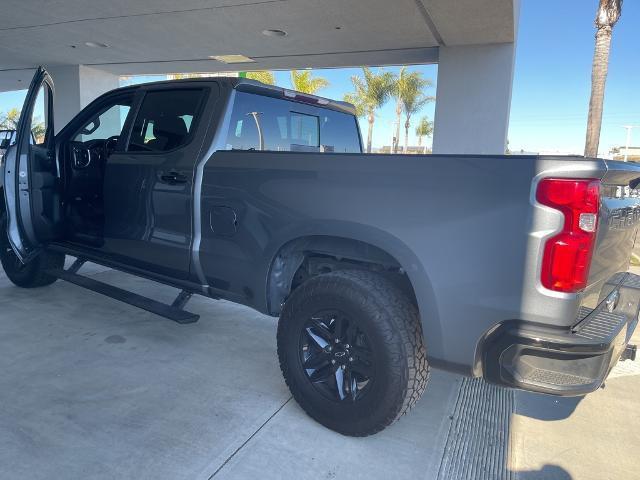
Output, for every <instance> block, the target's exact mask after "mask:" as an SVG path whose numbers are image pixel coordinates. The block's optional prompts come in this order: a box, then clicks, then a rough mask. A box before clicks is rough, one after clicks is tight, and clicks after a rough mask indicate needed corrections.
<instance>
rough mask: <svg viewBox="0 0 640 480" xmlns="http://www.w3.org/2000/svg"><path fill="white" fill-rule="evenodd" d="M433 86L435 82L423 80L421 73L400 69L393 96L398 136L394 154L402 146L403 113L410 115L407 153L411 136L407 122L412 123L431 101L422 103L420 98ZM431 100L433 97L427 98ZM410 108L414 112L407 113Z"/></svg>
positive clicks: (406, 131) (406, 129)
mask: <svg viewBox="0 0 640 480" xmlns="http://www.w3.org/2000/svg"><path fill="white" fill-rule="evenodd" d="M432 86H433V82H432V81H431V80H429V79H427V78H423V76H422V73H421V72H408V71H407V68H406V67H402V68H401V69H400V73H399V74H398V76H397V77H395V83H394V88H393V92H392V96H393V97H394V98H395V99H396V134H395V139H396V142H395V145H394V146H393V152H394V153H397V152H398V146H399V145H400V119H401V117H402V112H403V111H404V112H405V115H407V113H408V118H407V121H406V122H405V152H406V149H407V141H408V140H407V139H408V136H409V131H408V130H409V126H408V125H407V122H409V121H410V118H411V115H412V114H413V113H415V112H416V111H417V110H419V109H420V108H422V107H423V106H424V104H425V103H428V101H429V100H425V101H424V102H422V99H421V98H420V96H421V95H422V90H424V89H425V88H429V87H432ZM425 98H431V97H425ZM407 106H410V107H411V108H412V109H413V111H411V112H407V110H406V107H407Z"/></svg>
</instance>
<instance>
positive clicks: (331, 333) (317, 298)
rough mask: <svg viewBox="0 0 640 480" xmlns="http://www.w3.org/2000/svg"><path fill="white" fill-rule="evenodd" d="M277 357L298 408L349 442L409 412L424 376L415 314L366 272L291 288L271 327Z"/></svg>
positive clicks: (337, 275)
mask: <svg viewBox="0 0 640 480" xmlns="http://www.w3.org/2000/svg"><path fill="white" fill-rule="evenodd" d="M278 356H279V359H280V367H281V369H282V373H283V375H284V378H285V380H286V382H287V385H288V386H289V388H290V390H291V392H292V394H293V396H294V398H295V399H296V401H297V402H298V403H299V404H300V406H301V407H302V408H303V409H304V410H305V411H306V412H307V413H308V414H309V415H310V416H311V417H313V418H314V419H315V420H317V421H318V422H320V423H321V424H323V425H325V426H326V427H328V428H330V429H332V430H335V431H337V432H340V433H342V434H345V435H352V436H365V435H370V434H373V433H376V432H378V431H380V430H382V429H383V428H385V427H386V426H388V425H390V424H391V423H393V422H394V421H395V420H397V419H398V418H399V417H400V416H401V415H403V414H404V413H406V412H407V411H409V410H410V409H411V408H412V407H413V405H415V403H416V402H417V400H418V399H419V398H420V396H421V395H422V393H423V392H424V389H425V387H426V384H427V380H428V376H429V368H428V365H427V361H426V352H425V348H424V343H423V338H422V326H421V323H420V319H419V315H418V312H417V309H416V307H415V306H414V305H413V304H412V302H411V301H410V300H409V299H408V298H407V297H406V296H405V295H404V293H402V292H401V291H400V290H399V289H398V288H397V287H396V286H395V285H394V284H393V283H392V282H389V281H388V280H386V279H385V278H384V277H382V276H380V275H378V274H375V273H373V272H369V271H338V272H332V273H328V274H324V275H319V276H317V277H314V278H312V279H310V280H308V281H306V282H305V283H304V284H302V285H301V286H300V287H299V288H297V289H296V290H295V291H294V292H293V293H292V295H291V296H290V297H289V299H288V300H287V302H286V304H285V306H284V309H283V312H282V315H281V317H280V322H279V324H278Z"/></svg>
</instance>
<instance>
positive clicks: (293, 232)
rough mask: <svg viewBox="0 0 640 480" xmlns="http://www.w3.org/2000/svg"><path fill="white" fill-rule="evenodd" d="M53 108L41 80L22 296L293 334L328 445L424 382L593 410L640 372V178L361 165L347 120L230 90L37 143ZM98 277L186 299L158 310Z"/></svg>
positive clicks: (176, 87) (14, 266)
mask: <svg viewBox="0 0 640 480" xmlns="http://www.w3.org/2000/svg"><path fill="white" fill-rule="evenodd" d="M53 93H54V90H53V83H52V80H51V78H50V77H49V75H48V74H47V73H46V71H45V70H44V69H39V70H38V72H37V73H36V75H35V77H34V79H33V82H32V84H31V87H30V89H29V92H28V94H27V97H26V100H25V105H24V108H23V110H22V117H21V119H20V123H19V126H18V129H17V135H16V141H15V144H14V145H12V146H10V147H9V150H8V152H7V155H6V160H5V166H4V170H3V178H4V202H5V204H4V205H3V206H2V208H3V210H4V211H6V214H5V215H3V217H2V229H3V231H6V235H2V240H1V241H2V245H1V248H0V257H1V260H2V265H3V267H4V269H5V272H6V274H7V276H8V277H9V279H10V280H12V281H13V283H15V284H16V285H18V286H20V287H25V288H30V287H40V286H44V285H48V284H50V283H52V282H53V281H55V280H56V279H63V280H66V281H69V282H72V283H75V284H77V285H80V286H83V287H86V288H88V289H91V290H94V291H97V292H100V293H103V294H105V295H108V296H110V297H112V298H115V299H118V300H121V301H125V302H128V303H130V304H132V305H135V306H137V307H141V308H144V309H146V310H149V311H151V312H154V313H156V314H158V315H162V316H164V317H167V318H170V319H172V320H175V321H177V322H179V323H190V322H193V321H196V320H197V319H198V316H197V315H195V314H193V313H190V312H187V311H185V310H184V307H185V304H186V303H187V301H188V299H189V298H190V296H191V295H193V294H199V295H204V296H207V297H211V298H221V299H226V300H230V301H232V302H237V303H240V304H244V305H248V306H250V307H252V308H254V309H256V310H258V311H260V312H262V313H265V314H267V315H271V316H274V317H279V323H278V334H277V346H278V355H279V360H280V365H281V368H282V372H283V374H284V377H285V379H286V382H287V385H288V386H289V388H290V389H291V392H292V393H293V396H294V397H295V399H296V400H297V401H298V403H299V404H300V405H301V406H302V408H304V410H305V411H306V412H308V414H309V415H310V416H311V417H313V418H314V419H316V420H317V421H319V422H320V423H322V424H323V425H325V426H327V427H329V428H331V429H334V430H336V431H338V432H341V433H343V434H346V435H368V434H372V433H375V432H377V431H379V430H381V429H383V428H384V427H386V426H387V425H389V424H391V423H392V422H393V421H395V420H396V419H397V418H398V417H400V416H401V415H402V414H404V413H406V412H407V411H408V410H409V409H410V408H411V407H412V406H413V405H414V404H415V403H416V402H417V401H418V399H419V398H420V396H421V395H422V393H423V391H424V390H425V387H426V385H427V381H428V377H429V368H430V367H436V368H443V369H447V370H451V371H455V372H459V373H462V374H465V375H470V376H475V377H484V378H485V379H486V380H488V381H490V382H494V383H497V384H500V385H504V386H508V387H516V388H521V389H525V390H532V391H536V392H544V393H549V394H556V395H583V394H586V393H588V392H591V391H593V390H595V389H597V388H598V387H600V386H601V385H602V383H603V381H604V380H605V378H606V377H607V375H608V373H609V371H610V369H611V368H612V366H613V365H614V364H615V363H616V362H617V361H618V360H619V359H620V358H623V359H625V358H632V357H633V356H634V355H635V347H633V346H631V345H629V344H628V343H629V340H630V337H631V335H632V333H633V331H634V328H635V327H636V323H637V320H638V308H639V305H640V304H639V300H640V277H638V276H636V275H634V274H631V273H629V272H628V266H629V258H630V254H631V250H632V247H633V245H634V241H635V237H636V231H637V229H638V219H639V216H640V205H639V201H638V198H637V190H636V187H637V186H638V183H639V182H640V168H638V167H637V166H635V165H632V164H627V163H621V162H614V161H605V160H600V159H595V158H593V159H592V158H582V157H544V156H501V155H493V156H487V155H406V156H405V155H367V154H363V153H362V147H361V138H360V133H359V130H358V126H357V121H356V118H355V116H354V111H353V107H352V106H350V105H348V104H345V103H342V102H335V101H331V100H327V99H323V98H319V97H315V96H310V95H304V94H300V93H298V92H293V91H290V90H286V89H282V88H278V87H273V86H267V85H263V84H260V83H258V82H255V81H250V80H245V79H237V78H211V79H197V80H179V81H171V82H159V83H152V84H145V85H139V86H131V87H125V88H120V89H117V90H114V91H112V92H109V93H107V94H105V95H103V96H101V97H100V98H98V99H96V100H95V101H94V102H93V103H91V104H90V105H89V106H87V107H86V108H85V109H83V110H82V111H81V112H80V113H79V114H78V115H77V116H76V117H75V118H74V119H73V120H71V122H70V123H69V124H68V125H66V126H65V127H64V128H62V129H61V130H60V132H59V133H58V134H56V135H54V129H53V125H52V123H51V122H50V121H49V123H48V124H47V125H46V133H45V134H44V135H42V134H40V135H39V136H38V137H37V138H35V140H32V141H30V140H29V138H30V130H31V123H32V120H33V119H34V118H35V117H36V116H38V117H40V118H42V117H44V118H47V119H49V120H51V119H53V118H54V115H53V110H52V109H53ZM43 110H44V111H45V113H46V114H45V115H43ZM65 255H70V256H73V257H76V258H77V260H76V261H75V263H73V264H72V265H71V266H70V267H69V268H67V269H66V270H65V262H64V260H65ZM85 261H91V262H95V263H99V264H102V265H106V266H109V267H112V268H114V269H118V270H122V271H125V272H128V273H131V274H135V275H139V276H142V277H145V278H148V279H151V280H154V281H157V282H161V283H164V284H168V285H171V286H174V287H176V288H178V289H180V290H181V291H180V293H179V295H178V296H177V298H176V300H175V302H174V303H173V304H172V305H166V304H161V303H159V302H157V301H155V300H152V299H149V298H145V297H141V296H139V295H136V294H133V293H131V292H127V291H124V290H122V289H120V288H118V287H116V286H113V285H107V284H105V283H101V282H99V281H97V280H96V279H94V278H90V277H87V276H83V275H81V274H80V273H79V269H80V268H81V266H82V264H83V262H85ZM247 361H251V358H247Z"/></svg>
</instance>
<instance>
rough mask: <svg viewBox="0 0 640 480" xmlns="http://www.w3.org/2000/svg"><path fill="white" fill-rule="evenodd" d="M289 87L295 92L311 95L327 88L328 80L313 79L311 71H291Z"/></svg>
mask: <svg viewBox="0 0 640 480" xmlns="http://www.w3.org/2000/svg"><path fill="white" fill-rule="evenodd" d="M291 86H292V87H293V89H294V90H296V91H297V92H302V93H308V94H310V95H313V94H314V93H316V92H317V91H318V90H321V89H323V88H325V87H328V86H329V80H327V79H326V78H322V77H314V76H313V72H312V71H311V70H291Z"/></svg>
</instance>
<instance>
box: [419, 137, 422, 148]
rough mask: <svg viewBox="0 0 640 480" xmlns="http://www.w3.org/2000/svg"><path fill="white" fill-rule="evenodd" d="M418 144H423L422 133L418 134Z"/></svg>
mask: <svg viewBox="0 0 640 480" xmlns="http://www.w3.org/2000/svg"><path fill="white" fill-rule="evenodd" d="M418 146H419V147H421V146H422V135H418Z"/></svg>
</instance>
